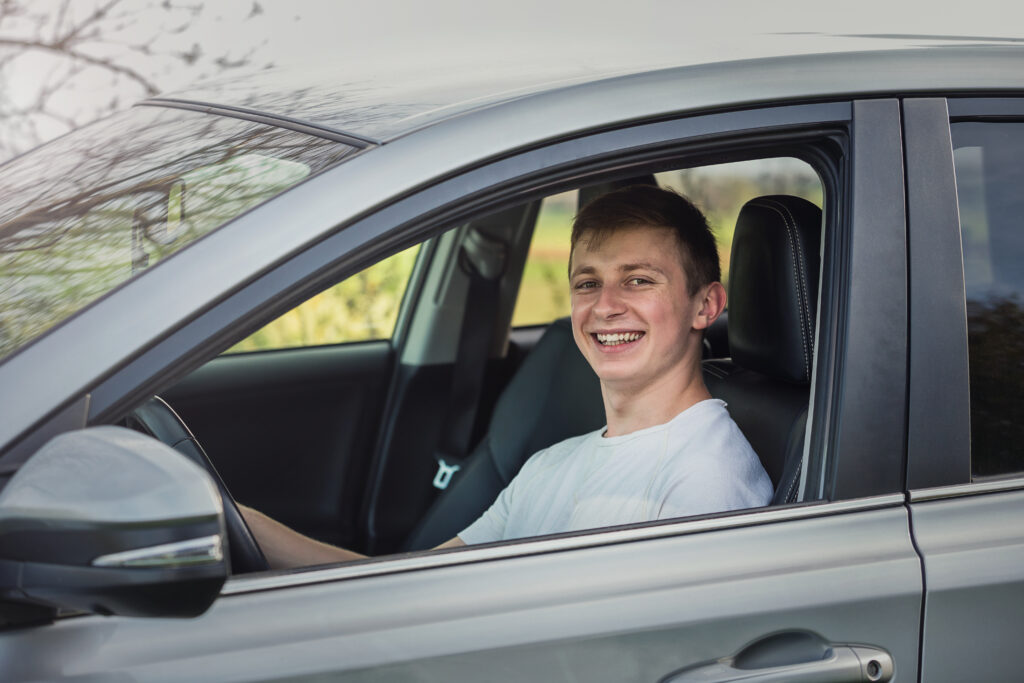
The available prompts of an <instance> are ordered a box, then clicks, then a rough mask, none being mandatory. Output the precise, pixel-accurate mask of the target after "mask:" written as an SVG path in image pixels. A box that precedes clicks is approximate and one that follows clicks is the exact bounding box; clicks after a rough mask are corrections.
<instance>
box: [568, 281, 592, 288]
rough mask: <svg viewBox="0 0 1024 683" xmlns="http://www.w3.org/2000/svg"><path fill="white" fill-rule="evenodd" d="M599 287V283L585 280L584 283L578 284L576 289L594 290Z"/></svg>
mask: <svg viewBox="0 0 1024 683" xmlns="http://www.w3.org/2000/svg"><path fill="white" fill-rule="evenodd" d="M594 287H597V283H596V282H594V281H593V280H584V281H583V282H577V283H576V286H575V287H574V289H593V288H594Z"/></svg>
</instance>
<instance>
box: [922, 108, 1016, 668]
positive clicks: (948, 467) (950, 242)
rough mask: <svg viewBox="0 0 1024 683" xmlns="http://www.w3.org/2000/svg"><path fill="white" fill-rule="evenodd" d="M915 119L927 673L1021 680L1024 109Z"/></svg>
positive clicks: (939, 112) (933, 112)
mask: <svg viewBox="0 0 1024 683" xmlns="http://www.w3.org/2000/svg"><path fill="white" fill-rule="evenodd" d="M903 106H904V110H905V122H906V137H907V178H908V185H907V186H908V200H909V208H910V226H909V234H910V253H911V260H910V277H911V292H912V297H911V301H910V305H911V311H912V315H911V327H910V330H911V359H912V361H911V365H910V398H911V402H910V422H909V433H908V438H909V441H908V467H909V469H908V474H907V485H908V488H909V489H910V496H911V501H912V504H911V519H912V526H913V531H914V539H915V542H916V544H917V546H918V548H919V549H920V551H921V554H922V557H923V559H924V572H925V574H924V578H925V587H926V593H925V605H924V615H923V620H922V625H923V636H922V638H923V642H922V657H921V675H922V678H923V679H925V680H928V681H955V680H965V679H972V680H989V681H996V680H1016V679H1018V678H1019V677H1020V663H1019V658H1018V657H1017V656H1016V652H1015V647H1016V644H1017V641H1018V634H1020V633H1021V630H1022V629H1024V610H1022V606H1024V570H1022V569H1021V567H1022V566H1024V532H1022V531H1021V528H1020V524H1019V520H1020V519H1021V515H1022V514H1024V478H1022V473H1024V458H1022V454H1021V450H1020V443H1021V437H1022V436H1024V435H1022V433H1021V429H1022V425H1024V403H1022V401H1021V396H1022V391H1021V387H1022V382H1024V376H1022V374H1021V369H1022V368H1024V352H1022V339H1024V337H1022V331H1024V327H1022V325H1021V321H1022V320H1024V312H1022V309H1021V298H1022V295H1024V279H1022V277H1021V272H1022V271H1021V267H1020V263H1021V259H1022V258H1024V242H1022V233H1021V231H1020V224H1019V223H1020V215H1021V210H1022V209H1024V204H1022V200H1021V192H1020V187H1021V183H1022V182H1024V165H1022V164H1021V162H1020V159H1021V154H1022V153H1024V102H1022V100H1020V99H1015V98H998V99H996V98H993V99H971V98H961V99H953V98H951V99H949V100H948V102H947V100H946V99H944V98H927V99H917V100H907V101H906V102H905V103H904V105H903ZM951 122H952V123H951Z"/></svg>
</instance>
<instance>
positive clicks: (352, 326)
mask: <svg viewBox="0 0 1024 683" xmlns="http://www.w3.org/2000/svg"><path fill="white" fill-rule="evenodd" d="M418 252H419V245H416V246H414V247H411V248H409V249H406V250H405V251H401V252H399V253H397V254H395V255H394V256H391V257H390V258H386V259H384V260H383V261H381V262H379V263H375V264H374V265H372V266H370V267H369V268H367V269H366V270H364V271H362V272H360V273H356V274H355V275H353V276H352V277H350V278H348V279H347V280H343V281H342V282H340V283H338V284H336V285H335V286H333V287H331V288H330V289H327V290H324V291H323V292H320V293H319V294H317V295H316V296H314V297H312V298H310V299H307V300H306V301H304V302H303V303H302V304H300V305H298V306H296V307H295V308H293V309H292V310H290V311H288V312H287V313H285V314H284V315H282V316H281V317H280V318H278V319H277V320H275V321H273V322H272V323H270V324H268V325H266V326H265V327H263V328H261V329H260V330H257V331H256V332H255V333H253V334H252V335H250V336H249V337H246V338H245V339H243V340H242V341H241V342H239V343H238V344H236V345H235V346H233V347H231V348H230V349H228V351H227V352H228V353H237V352H240V351H266V350H269V349H282V348H290V347H299V346H318V345H324V344H339V343H342V342H355V341H371V340H374V339H388V338H390V337H391V335H392V333H393V332H394V330H395V323H396V322H397V320H398V309H399V307H400V306H401V304H402V297H403V296H404V295H405V290H406V287H407V286H408V284H409V277H410V276H411V274H412V268H413V265H414V264H415V263H416V254H417V253H418Z"/></svg>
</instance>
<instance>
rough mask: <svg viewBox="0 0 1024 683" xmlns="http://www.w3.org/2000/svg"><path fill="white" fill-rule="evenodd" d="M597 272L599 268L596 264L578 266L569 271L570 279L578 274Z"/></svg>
mask: <svg viewBox="0 0 1024 683" xmlns="http://www.w3.org/2000/svg"><path fill="white" fill-rule="evenodd" d="M596 272H597V268H594V266H577V267H576V270H574V271H572V272H571V273H569V279H570V280H571V279H573V278H574V277H576V276H577V275H593V274H594V273H596Z"/></svg>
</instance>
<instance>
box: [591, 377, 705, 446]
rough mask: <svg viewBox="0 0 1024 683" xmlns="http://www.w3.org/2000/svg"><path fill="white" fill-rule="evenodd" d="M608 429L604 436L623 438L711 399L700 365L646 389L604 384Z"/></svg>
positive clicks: (659, 381)
mask: <svg viewBox="0 0 1024 683" xmlns="http://www.w3.org/2000/svg"><path fill="white" fill-rule="evenodd" d="M601 395H602V397H603V399H604V411H605V417H606V418H607V420H608V430H607V431H606V432H605V436H621V435H623V434H631V433H632V432H635V431H638V430H640V429H646V428H648V427H654V426H656V425H660V424H665V423H666V422H668V421H670V420H671V419H672V418H674V417H675V416H676V415H678V414H679V413H681V412H683V411H684V410H686V409H687V408H690V407H691V406H693V405H695V404H697V403H700V402H701V401H704V400H706V399H709V398H711V394H710V392H708V389H707V387H706V386H705V385H704V378H703V377H702V375H701V372H700V365H699V363H698V364H696V365H695V366H690V367H687V368H681V369H680V371H678V372H674V373H669V374H667V375H665V376H663V377H661V378H659V380H658V381H657V382H654V383H653V384H650V385H647V386H645V387H639V388H636V387H629V386H609V385H606V384H605V383H604V382H602V383H601Z"/></svg>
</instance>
